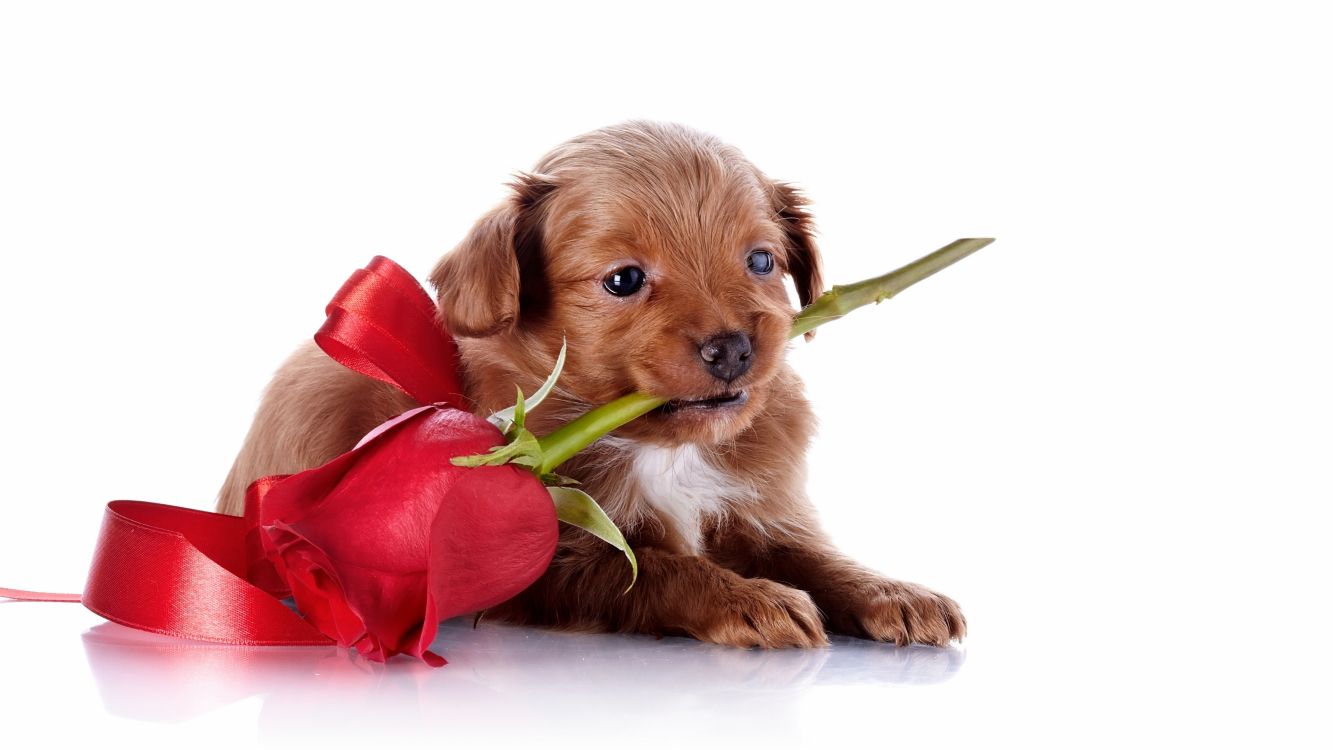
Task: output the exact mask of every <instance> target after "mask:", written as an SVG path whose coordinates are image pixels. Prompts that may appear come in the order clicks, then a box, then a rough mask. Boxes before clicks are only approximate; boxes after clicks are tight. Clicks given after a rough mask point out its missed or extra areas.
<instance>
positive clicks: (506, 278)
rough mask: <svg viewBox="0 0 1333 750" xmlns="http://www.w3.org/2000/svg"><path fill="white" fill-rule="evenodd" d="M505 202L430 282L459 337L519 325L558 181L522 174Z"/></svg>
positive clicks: (433, 273)
mask: <svg viewBox="0 0 1333 750" xmlns="http://www.w3.org/2000/svg"><path fill="white" fill-rule="evenodd" d="M509 186H510V187H512V188H513V189H514V192H513V194H512V195H510V196H509V199H508V200H506V201H505V202H504V203H501V204H500V205H498V206H496V207H495V208H493V209H491V211H490V212H489V213H487V214H486V215H485V216H483V217H481V219H479V220H478V221H477V223H476V224H474V225H473V227H472V230H471V231H470V232H468V235H467V237H465V238H464V239H463V241H462V242H460V243H458V246H457V247H455V248H454V249H453V250H451V251H450V252H449V253H448V254H447V255H445V256H444V257H443V258H441V259H440V262H439V263H438V264H436V266H435V270H433V271H431V274H430V283H431V284H433V285H434V286H435V290H436V293H437V294H438V295H439V304H440V315H441V317H443V318H444V322H445V323H446V324H447V325H448V327H449V330H450V331H451V332H452V333H454V334H457V335H459V336H491V335H493V334H496V333H500V332H502V331H507V330H510V329H512V328H513V327H514V324H515V323H517V322H518V317H519V299H520V296H522V293H523V292H524V291H525V290H526V289H527V288H529V287H530V286H531V284H530V283H529V284H525V279H524V278H523V277H524V275H525V273H529V272H536V271H539V266H540V263H541V240H542V237H541V235H542V232H541V214H542V212H543V211H542V209H543V203H544V202H545V200H546V197H547V196H548V195H550V193H551V191H552V190H554V189H555V182H554V180H552V179H551V178H549V177H547V176H545V175H538V174H526V173H524V174H519V175H517V176H516V177H515V180H514V181H513V182H511V183H509Z"/></svg>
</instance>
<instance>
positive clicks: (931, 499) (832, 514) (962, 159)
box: [0, 2, 1333, 747]
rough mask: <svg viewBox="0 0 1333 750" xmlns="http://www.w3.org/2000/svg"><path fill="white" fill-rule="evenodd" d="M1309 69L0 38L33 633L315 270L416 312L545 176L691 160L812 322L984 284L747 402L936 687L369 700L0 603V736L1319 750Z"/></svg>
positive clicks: (469, 667)
mask: <svg viewBox="0 0 1333 750" xmlns="http://www.w3.org/2000/svg"><path fill="white" fill-rule="evenodd" d="M1328 29H1329V23H1328V19H1327V18H1325V17H1323V15H1322V13H1321V12H1320V9H1319V6H1318V4H1315V3H1310V4H1300V3H1284V2H1270V3H1262V4H1259V3H1255V4H1251V5H1244V4H1236V3H1199V4H1188V3H1171V2H1154V3H1133V2H1121V3H1116V4H1105V5H1102V6H1100V7H1098V6H1093V5H1090V4H1075V3H1050V4H1040V3H1017V4H1016V3H978V4H960V3H947V2H936V3H912V4H910V5H902V6H897V5H890V4H869V3H866V4H856V5H851V4H848V5H838V4H829V3H821V4H790V3H779V2H770V3H763V4H747V5H743V6H742V5H738V4H730V3H717V2H713V3H703V4H693V3H674V4H671V5H669V6H668V5H661V6H657V7H651V8H650V7H647V6H640V5H637V4H629V3H618V4H605V5H581V6H572V5H570V6H567V5H560V6H558V7H557V6H556V5H555V4H547V5H546V6H522V5H519V4H514V3H505V4H503V6H502V7H497V9H495V10H484V11H483V10H476V9H475V8H471V9H462V8H445V7H443V4H438V5H433V4H428V5H411V4H396V3H395V4H387V3H377V4H369V3H368V4H364V5H355V4H344V3H316V4H286V3H254V4H252V3H227V4H216V5H213V6H211V7H205V6H199V5H194V4H184V3H162V4H141V3H97V4H90V5H86V6H79V5H70V4H53V3H6V4H4V5H3V6H0V251H3V263H4V268H3V274H4V279H5V284H4V292H3V294H0V320H3V335H4V341H3V352H4V353H3V358H4V359H3V367H2V368H0V382H2V383H3V393H4V394H5V395H4V413H5V429H4V434H3V437H0V461H2V462H3V463H2V464H0V478H2V480H3V483H4V491H3V497H4V498H5V501H4V515H3V516H0V518H2V519H3V520H0V585H7V586H17V587H21V588H29V589H38V590H55V591H77V590H78V589H79V588H80V587H81V585H82V582H83V577H84V575H85V572H86V566H87V562H88V558H89V556H90V554H91V545H92V542H93V540H94V537H95V534H96V531H97V527H98V524H99V522H100V518H101V514H102V504H103V503H104V502H105V501H106V500H109V499H113V498H138V499H148V500H158V501H164V502H172V503H178V504H182V505H188V506H192V507H197V508H211V507H212V501H213V494H214V492H215V491H216V489H217V486H218V485H219V484H220V482H221V480H222V477H223V475H224V473H225V472H226V469H227V467H228V466H229V464H230V462H231V459H232V456H233V455H234V452H235V450H236V448H237V447H238V446H239V444H240V441H241V438H242V436H243V434H244V432H245V430H246V428H247V426H248V423H249V420H250V417H251V414H252V412H253V409H254V407H255V405H256V402H257V398H258V395H259V391H260V389H261V387H262V386H263V385H264V383H265V382H266V380H267V378H268V376H269V375H270V373H271V372H272V371H273V369H274V368H275V367H276V366H277V364H278V363H279V362H280V361H281V359H282V358H283V357H284V356H285V355H286V354H287V353H288V352H289V351H290V350H291V349H292V348H293V346H294V345H295V344H297V343H298V342H299V341H301V340H303V339H304V338H306V337H308V336H309V335H310V334H311V333H312V332H313V331H314V330H315V328H316V327H317V326H318V324H319V323H320V322H321V320H322V308H323V305H324V303H325V302H326V301H327V299H328V298H329V296H330V295H331V294H332V292H333V291H334V290H336V289H337V287H338V285H339V284H340V283H341V281H342V280H343V279H344V278H345V277H346V275H347V274H348V273H349V272H350V270H351V269H353V268H356V267H358V266H360V265H362V264H363V263H364V262H365V261H366V260H368V259H369V258H370V257H371V256H372V255H375V254H377V253H382V254H386V255H389V256H390V257H393V258H395V259H396V260H397V261H399V262H400V263H402V264H403V265H405V266H406V267H407V268H408V269H409V270H411V271H413V272H415V273H416V274H417V275H418V276H419V277H424V275H425V274H426V272H427V271H428V270H429V268H430V266H431V264H432V263H433V262H434V261H435V259H436V258H438V257H439V256H440V255H441V254H442V253H443V252H444V251H446V250H447V249H449V248H450V247H452V246H453V244H454V243H455V242H457V241H458V239H460V238H461V236H462V235H463V233H464V232H465V231H466V229H467V228H468V227H469V226H470V224H471V222H472V221H473V220H475V219H476V217H477V216H479V215H480V214H481V213H482V212H484V211H485V210H486V209H487V208H489V207H490V206H491V205H493V204H494V203H495V202H496V201H497V200H499V199H500V198H501V196H502V195H503V189H502V187H501V184H502V183H503V182H504V181H505V180H506V179H508V176H509V174H510V173H511V172H512V171H514V170H519V169H524V168H528V167H530V166H531V165H532V163H533V162H534V161H535V160H536V159H537V158H538V157H539V156H540V155H541V154H542V153H544V152H545V151H546V150H547V149H549V148H550V147H552V146H554V145H556V144H558V143H559V142H561V141H563V140H565V139H566V138H568V137H571V136H573V135H576V134H578V133H580V132H583V131H586V130H589V129H592V128H595V127H599V126H602V125H606V124H610V123H614V122H618V121H620V120H624V119H627V118H631V117H647V118H656V119H664V120H676V121H680V122H684V123H688V124H690V125H693V126H695V127H698V128H701V129H703V130H707V131H710V132H713V133H716V134H717V135H719V136H721V137H722V138H723V139H725V140H727V141H729V142H731V143H733V144H735V145H736V146H738V147H740V148H741V149H742V150H743V151H744V152H745V153H746V154H747V155H748V156H749V157H750V158H751V159H752V160H753V161H754V162H755V163H756V164H758V165H759V166H760V167H761V168H762V169H764V170H765V171H766V172H768V173H769V174H771V175H773V176H775V177H779V178H781V179H786V180H791V181H793V182H796V183H798V184H799V185H801V186H803V187H804V188H805V190H806V191H807V192H808V194H809V195H810V196H811V198H812V199H813V200H814V210H815V214H816V218H817V219H818V221H819V224H820V228H821V232H822V233H821V240H822V245H823V248H824V251H825V254H826V260H827V268H828V273H827V276H828V278H829V279H830V280H833V281H846V280H853V279H858V278H862V277H864V276H868V275H871V274H873V273H879V272H882V271H884V270H887V269H889V268H892V267H895V266H897V265H900V264H901V263H902V262H905V261H908V260H911V259H913V258H915V257H917V256H919V255H921V254H923V253H925V252H927V251H929V250H932V249H934V248H936V247H938V246H940V245H942V244H944V243H946V242H948V241H950V240H952V239H954V238H956V237H963V236H995V237H998V238H999V239H998V241H997V242H996V244H995V245H993V246H992V247H990V248H987V249H986V250H983V251H982V252H981V253H980V254H979V255H977V256H974V257H973V258H970V259H968V260H966V261H964V262H963V263H962V264H961V265H959V266H957V267H955V268H952V269H950V270H948V271H947V272H945V273H944V274H942V275H940V276H938V277H936V278H933V279H931V280H929V281H927V282H925V283H923V284H922V285H921V286H920V287H918V288H915V289H912V290H910V291H909V292H907V293H905V294H904V295H902V296H901V297H899V298H897V299H895V300H894V301H892V302H890V303H887V304H886V305H885V306H883V307H881V308H878V309H874V310H870V311H864V312H861V313H859V314H857V315H856V316H854V317H852V318H849V319H847V320H844V321H841V322H839V323H837V324H836V325H833V326H830V327H829V328H827V329H826V330H824V331H823V332H822V333H821V334H820V336H819V337H818V339H817V340H816V341H815V342H814V343H813V344H810V345H805V344H800V345H797V346H796V347H795V349H794V351H793V354H792V357H793V359H794V361H795V362H796V363H797V367H798V368H799V369H800V371H801V372H802V373H803V375H804V376H805V377H806V380H807V383H808V387H809V392H810V394H811V396H812V398H813V399H814V400H815V402H816V405H817V408H818V411H819V414H820V417H821V421H822V432H821V436H820V438H819V440H818V442H817V444H816V446H815V447H814V449H813V452H812V461H813V471H812V474H811V478H810V490H811V492H812V494H813V495H814V496H815V497H816V499H817V503H818V504H819V506H820V507H821V508H822V509H823V513H824V520H825V524H826V526H827V528H828V529H829V531H830V532H831V533H832V534H833V536H834V537H835V538H836V539H837V541H838V542H839V543H840V544H841V545H842V546H843V547H844V548H846V549H847V550H848V551H850V552H852V553H853V554H855V555H856V556H858V557H859V558H861V559H863V560H865V561H866V562H868V563H870V564H872V565H874V566H876V567H878V568H880V569H882V570H884V571H886V572H888V573H890V574H892V575H895V576H898V577H902V578H907V579H911V580H917V581H920V582H922V583H926V584H928V585H931V586H933V587H936V588H938V589H940V590H942V591H944V592H947V593H949V594H950V595H952V596H954V597H955V598H956V599H958V600H959V601H960V602H961V603H962V605H963V607H964V610H965V611H966V613H967V615H968V618H969V621H970V627H971V636H970V637H969V638H968V640H967V641H966V642H965V643H964V644H963V645H962V646H960V647H957V648H955V649H952V650H948V651H934V650H930V649H909V650H905V651H900V650H897V649H893V648H891V647H882V646H872V645H870V644H858V643H852V642H842V643H839V644H837V645H836V646H835V647H834V648H833V649H831V650H828V651H824V652H819V653H815V654H810V653H801V652H782V653H776V654H775V653H768V654H765V653H760V652H753V653H751V652H739V651H729V650H725V649H722V650H718V649H714V648H709V647H699V646H696V645H694V644H692V643H688V642H684V641H673V640H667V641H661V642H657V641H652V640H651V639H635V638H628V639H626V638H597V637H587V636H583V637H569V636H551V635H547V634H542V633H535V632H523V631H518V632H515V631H512V630H507V629H502V628H492V629H491V630H487V629H486V628H484V627H483V629H482V630H480V631H477V632H475V633H471V632H469V631H467V630H466V629H461V628H454V629H453V630H452V631H450V632H451V633H453V635H454V636H456V643H455V645H453V646H450V645H445V646H444V650H445V651H446V653H447V654H448V655H449V656H450V658H451V659H452V660H453V661H454V663H453V664H452V665H451V666H450V667H446V668H445V669H443V670H439V671H436V672H430V671H423V668H418V667H417V666H416V665H411V664H406V665H402V664H394V665H391V666H392V667H393V668H392V669H389V670H387V671H386V670H380V671H375V670H367V669H364V664H359V665H358V664H355V663H349V662H347V660H345V659H340V658H339V657H338V656H337V655H336V654H328V653H323V654H320V655H319V658H320V661H318V664H319V665H322V666H318V665H317V666H313V667H312V666H311V664H313V663H315V662H312V661H311V659H310V658H309V657H308V656H307V655H308V654H310V653H311V652H309V651H305V652H298V653H297V654H295V655H292V654H285V655H284V654H275V652H262V653H255V652H251V651H247V650H244V649H230V650H228V649H218V648H210V647H185V646H181V645H180V644H170V643H164V642H162V641H161V640H160V639H159V640H155V639H153V638H148V637H142V638H140V639H138V640H136V639H135V637H134V636H133V635H132V634H129V633H128V631H124V630H123V629H117V628H116V627H111V626H101V627H100V628H96V627H94V626H97V625H98V623H100V622H101V621H100V620H99V618H97V617H96V616H94V615H91V614H90V613H87V612H85V611H84V610H82V609H81V608H79V607H77V606H75V605H62V604H15V603H5V604H0V634H3V643H4V659H5V666H4V667H3V669H0V691H2V692H3V700H2V701H0V724H3V725H5V726H7V727H10V728H13V727H15V726H16V725H17V726H20V727H21V726H25V725H26V726H35V725H39V724H40V725H45V727H46V728H45V730H44V731H45V733H46V735H47V736H48V737H53V738H63V739H77V738H80V737H82V738H85V739H87V740H88V741H90V742H91V741H96V742H98V743H99V744H103V743H106V744H113V745H114V744H120V743H128V742H131V741H133V742H138V743H140V744H146V745H173V746H179V745H180V744H181V743H189V744H191V745H199V744H205V745H219V746H227V747H235V746H241V745H245V744H249V743H253V742H262V743H265V744H275V745H276V744H290V743H294V742H298V741H300V740H305V741H310V742H325V743H333V744H339V743H340V742H344V741H347V742H351V741H355V742H359V743H363V744H364V743H365V742H370V741H373V740H391V739H392V740H396V741H398V742H401V743H405V744H431V745H435V746H438V745H441V744H447V743H448V742H450V741H457V740H458V739H459V738H460V737H466V738H478V739H480V740H484V741H486V742H487V743H488V744H499V745H503V744H506V743H507V741H516V740H517V739H526V740H533V739H535V738H546V739H547V740H548V741H554V742H555V743H556V744H558V745H559V744H574V743H576V742H581V741H585V740H586V739H588V738H589V737H591V736H592V735H591V734H590V731H589V730H586V729H581V728H580V727H579V724H578V718H579V717H580V716H581V715H583V714H584V712H586V713H587V715H588V716H589V717H595V718H590V719H589V720H590V721H591V723H592V724H593V725H595V726H597V727H599V729H598V732H599V733H600V734H601V735H602V736H603V737H604V738H605V739H607V740H608V741H610V742H614V744H617V745H621V746H625V745H635V744H647V745H667V746H671V745H677V744H678V743H680V742H686V741H688V742H692V743H695V744H705V745H708V744H721V743H723V742H728V743H731V744H734V745H739V746H744V745H745V744H747V740H762V741H763V742H766V743H768V744H780V745H782V744H792V745H811V746H813V744H814V743H821V744H822V743H823V742H826V741H838V742H844V743H847V742H855V741H859V742H867V743H869V742H874V743H877V744H881V743H882V744H886V745H887V744H891V743H893V744H904V743H909V742H910V743H912V745H911V746H915V745H925V746H936V745H946V746H948V745H956V746H967V747H978V746H995V745H996V744H998V743H1001V742H1006V743H1008V742H1015V743H1023V744H1027V745H1041V746H1067V745H1094V746H1095V745H1112V744H1130V743H1132V744H1134V745H1148V746H1163V745H1168V744H1172V745H1174V744H1179V743H1182V742H1184V743H1188V744H1192V745H1204V744H1210V745H1213V744H1234V745H1247V746H1256V745H1263V746H1273V745H1279V744H1290V745H1295V746H1318V745H1322V746H1325V747H1327V746H1328V743H1329V742H1330V734H1331V733H1330V730H1329V720H1328V705H1329V697H1330V696H1329V690H1328V674H1329V669H1330V666H1333V664H1330V648H1329V645H1328V644H1329V638H1328V636H1327V634H1326V632H1325V631H1326V629H1327V628H1328V626H1329V616H1330V614H1331V611H1330V610H1331V608H1330V602H1329V590H1330V586H1329V581H1328V575H1329V573H1330V567H1331V566H1330V554H1329V545H1328V537H1329V525H1328V522H1327V520H1326V519H1327V511H1326V507H1327V505H1328V503H1329V502H1330V501H1331V500H1333V492H1330V479H1329V468H1330V466H1329V460H1330V448H1331V447H1333V445H1330V443H1331V442H1333V440H1331V439H1330V424H1333V422H1331V421H1330V420H1331V418H1333V409H1331V408H1330V397H1329V388H1328V384H1329V383H1330V382H1333V368H1331V367H1330V362H1329V350H1330V330H1329V329H1330V321H1333V305H1330V302H1329V292H1328V289H1329V284H1330V271H1331V270H1333V263H1331V262H1330V255H1329V253H1330V251H1331V250H1333V242H1331V241H1330V227H1329V218H1330V207H1333V190H1331V189H1330V186H1329V175H1330V173H1333V154H1331V151H1333V149H1331V148H1330V138H1329V133H1330V132H1333V117H1330V112H1329V102H1330V97H1329V78H1328V71H1329V70H1333V54H1331V53H1330V51H1329V50H1330V47H1329V44H1328V39H1327V31H1328ZM90 628H92V630H89V629H90ZM125 642H128V643H129V644H130V645H124V643H125ZM117 644H120V645H117ZM284 659H286V661H284Z"/></svg>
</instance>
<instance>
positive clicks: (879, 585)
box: [826, 578, 967, 646]
mask: <svg viewBox="0 0 1333 750" xmlns="http://www.w3.org/2000/svg"><path fill="white" fill-rule="evenodd" d="M841 598H842V599H843V601H840V602H838V603H836V605H826V606H827V607H828V609H830V610H832V611H835V612H837V615H838V616H836V617H834V618H833V624H834V625H835V628H836V629H837V630H839V631H840V632H845V633H848V634H850V635H859V636H862V637H865V638H872V639H874V640H877V641H892V642H894V643H896V644H898V645H899V646H906V645H907V644H909V643H926V644H929V645H931V646H947V645H948V644H949V641H951V640H962V638H963V636H965V635H967V619H966V618H964V617H963V611H962V610H961V609H959V607H958V603H957V602H955V601H954V600H953V599H950V598H949V597H947V596H945V595H943V594H937V593H935V592H934V591H931V590H930V589H928V588H926V587H925V586H918V585H916V584H915V583H906V582H904V581H895V580H892V579H889V578H882V579H879V580H878V581H876V582H875V583H873V584H871V585H870V586H864V587H857V588H856V589H853V590H850V591H848V592H846V593H845V594H843V595H842V597H841Z"/></svg>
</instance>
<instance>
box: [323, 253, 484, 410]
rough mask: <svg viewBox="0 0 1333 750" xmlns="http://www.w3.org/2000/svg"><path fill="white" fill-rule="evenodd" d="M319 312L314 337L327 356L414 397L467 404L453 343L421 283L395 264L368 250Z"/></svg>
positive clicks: (459, 405)
mask: <svg viewBox="0 0 1333 750" xmlns="http://www.w3.org/2000/svg"><path fill="white" fill-rule="evenodd" d="M325 313H326V314H327V315H328V317H327V319H326V320H325V321H324V325H323V326H321V327H320V329H319V331H318V332H317V333H316V334H315V343H316V344H318V345H319V347H320V348H321V349H323V350H324V352H325V353H326V354H328V355H329V356H330V357H332V358H333V359H335V360H337V361H338V362H339V363H341V364H342V365H344V366H346V367H348V368H349V369H352V370H355V371H357V372H359V373H361V374H362V375H366V376H368V377H371V378H374V379H376V380H379V381H381V382H384V383H388V384H390V385H392V386H395V387H396V388H398V389H399V390H401V391H403V392H404V393H406V394H407V395H409V396H411V397H412V398H414V399H416V401H417V402H418V403H422V404H436V403H444V404H447V405H449V406H453V407H455V408H458V409H465V408H466V406H465V400H464V398H463V395H462V393H463V388H462V386H461V384H460V383H459V381H458V346H457V345H456V344H455V343H454V339H453V337H452V336H451V335H450V334H449V332H448V330H447V329H446V328H445V326H444V323H443V321H441V320H440V319H439V318H438V317H437V315H436V307H435V303H434V302H433V301H431V298H430V296H429V295H428V294H426V290H425V289H423V288H422V287H421V285H420V284H419V283H417V280H416V279H415V278H413V277H412V275H411V274H409V273H408V272H407V271H405V270H404V269H403V267H402V266H399V265H398V264H397V263H394V262H393V261H391V260H389V259H388V258H385V257H384V256H382V255H377V256H375V258H374V259H373V260H371V262H370V263H369V264H367V265H366V267H365V268H364V269H359V270H357V271H355V272H353V273H352V275H351V277H350V278H348V279H347V281H346V282H345V283H344V284H343V285H342V288H341V289H339V290H338V293H337V294H335V295H334V296H333V300H332V301H330V302H329V304H328V306H327V307H326V308H325Z"/></svg>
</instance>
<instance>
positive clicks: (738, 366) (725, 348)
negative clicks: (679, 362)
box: [699, 331, 751, 383]
mask: <svg viewBox="0 0 1333 750" xmlns="http://www.w3.org/2000/svg"><path fill="white" fill-rule="evenodd" d="M750 351H751V349H750V337H749V336H746V335H745V334H743V333H741V332H740V331H727V332H725V333H719V334H718V335H716V336H714V337H713V338H711V339H708V340H707V341H705V342H703V344H701V345H700V346H699V358H700V359H702V360H703V361H704V367H706V368H708V371H709V372H711V373H713V377H715V378H720V379H722V380H725V381H727V382H728V383H730V382H731V381H733V380H735V379H736V378H739V377H740V376H742V375H744V374H745V373H747V372H749V371H750Z"/></svg>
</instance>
